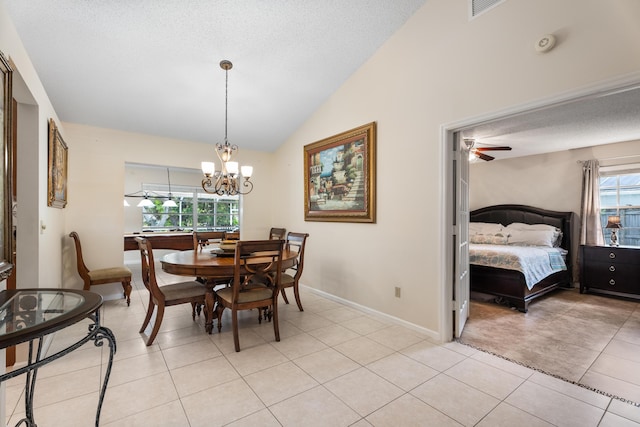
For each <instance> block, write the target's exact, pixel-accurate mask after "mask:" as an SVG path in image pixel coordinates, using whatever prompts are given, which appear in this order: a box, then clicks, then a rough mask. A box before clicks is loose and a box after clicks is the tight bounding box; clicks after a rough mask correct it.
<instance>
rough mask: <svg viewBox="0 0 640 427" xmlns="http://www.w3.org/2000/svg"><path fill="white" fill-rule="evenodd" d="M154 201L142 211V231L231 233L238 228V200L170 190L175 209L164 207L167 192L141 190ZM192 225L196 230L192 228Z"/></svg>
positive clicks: (188, 189) (189, 189)
mask: <svg viewBox="0 0 640 427" xmlns="http://www.w3.org/2000/svg"><path fill="white" fill-rule="evenodd" d="M142 188H143V190H145V191H149V192H150V193H152V194H153V195H154V196H156V197H163V198H162V199H158V198H156V199H152V202H153V206H151V207H143V208H142V230H143V231H177V230H180V231H192V230H193V229H194V228H195V229H197V230H200V231H233V230H238V229H239V228H240V209H239V202H240V200H239V197H238V196H224V197H222V196H216V195H214V194H208V193H205V192H204V191H202V189H198V188H197V187H182V186H181V187H178V188H175V187H173V188H172V192H171V197H172V199H173V201H174V202H176V205H177V206H176V207H164V206H162V203H163V202H164V201H165V200H166V199H164V198H166V197H169V189H168V187H167V186H162V185H148V184H144V185H143V186H142ZM194 224H196V226H195V227H194Z"/></svg>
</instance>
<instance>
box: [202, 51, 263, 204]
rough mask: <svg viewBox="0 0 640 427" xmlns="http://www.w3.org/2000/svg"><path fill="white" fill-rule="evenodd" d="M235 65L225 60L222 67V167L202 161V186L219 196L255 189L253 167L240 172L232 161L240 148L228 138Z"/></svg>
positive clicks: (218, 146)
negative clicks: (252, 178)
mask: <svg viewBox="0 0 640 427" xmlns="http://www.w3.org/2000/svg"><path fill="white" fill-rule="evenodd" d="M232 67H233V64H232V63H231V61H227V60H223V61H221V62H220V68H222V69H223V70H224V72H225V94H224V144H221V143H219V142H218V143H217V144H216V154H217V155H218V159H220V165H221V169H220V170H216V164H215V163H214V162H202V173H203V174H204V179H203V180H202V188H203V190H204V191H206V192H207V193H211V194H217V195H219V196H235V195H236V194H249V193H250V192H251V190H253V183H252V182H251V181H250V178H251V174H252V173H253V167H251V166H242V167H241V168H240V172H241V175H242V179H241V178H240V174H238V162H233V161H231V156H232V154H233V152H234V151H237V150H238V146H237V145H235V144H234V145H231V144H229V141H228V140H227V122H228V119H227V118H228V115H227V110H228V108H227V106H228V100H229V96H228V94H229V70H230V69H231V68H232Z"/></svg>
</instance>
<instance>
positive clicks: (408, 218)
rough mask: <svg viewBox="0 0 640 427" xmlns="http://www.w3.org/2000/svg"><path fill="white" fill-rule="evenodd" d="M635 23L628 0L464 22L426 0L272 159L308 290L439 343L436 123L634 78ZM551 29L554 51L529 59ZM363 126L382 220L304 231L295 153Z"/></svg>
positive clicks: (544, 2) (445, 2)
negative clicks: (370, 141)
mask: <svg viewBox="0 0 640 427" xmlns="http://www.w3.org/2000/svg"><path fill="white" fill-rule="evenodd" d="M639 14H640V3H639V2H635V1H629V0H626V1H609V2H601V1H583V0H573V1H563V2H558V1H555V0H538V1H535V2H532V1H526V0H510V1H508V2H504V3H502V4H501V5H500V6H498V7H496V8H495V9H493V10H492V11H491V12H488V13H486V14H484V15H482V16H481V17H479V18H477V19H475V20H473V21H471V22H469V21H468V19H467V2H466V1H464V0H457V1H451V0H430V1H427V2H426V4H425V5H424V7H422V8H421V9H420V10H419V11H418V12H417V13H416V14H415V15H414V16H413V17H412V18H411V19H410V20H409V21H408V22H407V24H406V25H405V26H404V27H403V28H402V29H401V30H400V31H398V32H397V33H396V34H395V35H394V36H393V37H391V39H390V40H388V42H387V43H386V44H385V45H384V46H383V47H382V48H381V49H380V50H379V51H378V52H377V53H376V54H375V55H374V56H373V57H372V58H371V59H370V60H369V61H367V63H365V64H364V65H363V66H362V67H361V68H360V69H359V70H358V71H357V72H356V73H355V74H354V75H353V76H352V77H351V78H350V79H349V80H348V81H347V82H345V84H344V85H343V86H342V87H341V88H340V89H339V90H338V91H337V92H336V93H334V94H333V96H331V98H330V99H329V100H327V102H326V103H325V104H324V105H323V106H322V107H321V108H319V109H318V111H317V112H316V113H315V114H314V115H313V116H312V117H310V118H309V120H308V121H307V122H306V123H305V124H304V125H303V126H302V127H300V129H298V131H297V132H296V133H295V134H294V135H292V136H291V137H290V138H289V139H288V140H287V141H286V142H285V144H283V145H282V147H281V148H280V149H279V150H278V152H277V163H278V165H280V167H279V168H278V169H277V170H276V171H275V174H276V179H278V180H279V181H280V182H282V183H283V185H284V186H285V187H284V188H283V190H284V191H283V192H282V203H279V204H278V205H274V210H275V212H276V214H275V216H278V217H281V218H286V221H285V224H284V225H286V226H287V228H288V229H290V230H303V231H307V232H309V233H310V238H309V241H308V252H307V257H308V261H307V263H306V264H305V274H304V275H303V278H302V282H303V283H305V284H306V285H309V286H312V287H314V288H317V289H320V290H322V291H325V292H328V293H330V294H334V295H336V296H338V297H341V298H344V299H346V300H350V301H353V302H355V303H357V304H360V305H363V306H366V307H369V308H372V309H374V310H378V311H380V312H383V313H386V314H388V315H391V316H395V317H397V318H400V319H403V320H405V321H407V322H410V323H412V324H415V325H418V326H419V327H422V328H424V329H425V330H426V331H431V332H433V333H434V334H436V335H438V334H441V333H442V335H446V333H447V332H446V331H442V327H443V324H444V323H443V322H442V319H443V318H444V316H446V315H447V314H446V313H443V311H442V310H443V309H444V304H443V301H444V300H445V299H446V298H445V296H444V292H445V291H447V290H448V289H449V286H447V284H445V283H444V281H445V279H444V278H445V276H446V271H445V270H444V269H445V267H444V266H445V254H444V243H443V242H442V239H441V237H442V236H443V230H442V228H443V227H444V224H445V218H444V216H443V211H444V198H445V192H446V189H445V188H446V177H445V170H444V165H443V158H444V153H443V142H442V139H441V130H440V129H441V126H442V125H443V124H446V123H452V122H456V121H460V120H464V119H467V118H470V117H476V116H482V115H484V114H488V113H491V112H495V111H500V110H503V109H508V108H511V107H514V106H518V105H524V104H527V103H530V102H532V101H536V100H543V99H546V98H549V99H550V98H554V97H557V96H560V95H562V94H564V93H567V92H571V91H577V90H579V89H581V88H583V87H587V86H589V85H593V84H596V83H598V82H602V81H604V80H609V79H613V78H615V77H620V76H625V75H628V74H632V73H637V72H638V70H640V44H638V43H637V40H639V39H640V27H639V26H638V25H637V21H636V20H635V19H633V18H632V17H633V16H635V17H637V16H639ZM596 28H597V31H595V30H594V29H596ZM546 33H554V34H556V35H557V36H558V38H559V43H558V45H557V47H556V48H555V49H554V50H553V51H551V52H550V53H548V54H544V55H541V54H537V53H536V52H535V51H534V48H533V45H534V42H535V40H537V39H538V38H539V37H540V36H541V35H543V34H546ZM611 46H616V49H612V48H611ZM370 121H376V122H377V124H378V163H377V165H378V169H377V170H378V182H377V185H378V188H377V189H378V192H377V196H378V211H377V214H378V215H377V216H378V221H377V223H376V224H342V223H314V222H304V220H303V190H302V184H301V180H302V176H303V175H302V174H303V171H302V164H301V160H302V147H303V146H304V145H305V144H309V143H311V142H314V141H316V140H319V139H322V138H325V137H327V136H330V135H333V134H336V133H338V132H342V131H344V130H347V129H351V128H353V127H356V126H358V125H361V124H364V123H367V122H370ZM574 166H575V165H574ZM559 197H561V196H559ZM395 286H400V287H401V288H402V298H400V299H398V298H394V296H393V295H394V287H395Z"/></svg>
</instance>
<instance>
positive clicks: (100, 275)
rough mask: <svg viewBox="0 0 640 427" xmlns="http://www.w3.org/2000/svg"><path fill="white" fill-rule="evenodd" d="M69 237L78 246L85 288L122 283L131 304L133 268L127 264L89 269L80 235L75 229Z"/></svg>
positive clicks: (77, 250) (78, 257) (77, 251)
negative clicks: (85, 261)
mask: <svg viewBox="0 0 640 427" xmlns="http://www.w3.org/2000/svg"><path fill="white" fill-rule="evenodd" d="M69 237H72V238H73V242H74V243H75V246H76V264H77V267H78V274H79V275H80V277H81V278H82V280H83V281H84V287H83V289H84V290H85V291H88V290H90V288H91V286H94V285H104V284H107V283H118V282H120V283H122V288H123V289H124V298H125V299H126V300H127V306H128V305H130V304H131V270H129V269H128V268H127V267H125V266H118V267H108V268H99V269H96V270H89V269H88V268H87V266H86V264H85V263H84V258H83V256H82V245H81V244H80V236H78V233H76V232H75V231H72V232H71V233H69Z"/></svg>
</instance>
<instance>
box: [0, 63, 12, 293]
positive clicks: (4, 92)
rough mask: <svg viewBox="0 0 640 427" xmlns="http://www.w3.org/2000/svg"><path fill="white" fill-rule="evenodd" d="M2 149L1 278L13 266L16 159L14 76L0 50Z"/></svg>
mask: <svg viewBox="0 0 640 427" xmlns="http://www.w3.org/2000/svg"><path fill="white" fill-rule="evenodd" d="M0 78H1V79H2V81H1V82H0V129H2V138H0V151H2V162H0V209H1V210H2V212H1V214H0V218H1V222H2V224H1V225H0V233H2V235H0V281H2V280H5V279H7V278H8V277H9V276H10V275H11V271H12V270H13V264H12V260H13V254H12V248H13V212H12V211H13V210H12V202H13V195H12V191H11V189H12V184H11V180H12V177H13V159H12V148H11V147H12V132H13V120H12V110H13V108H12V102H13V93H12V79H13V69H12V68H11V64H10V63H9V61H8V60H7V59H6V58H5V56H4V54H3V53H2V52H0Z"/></svg>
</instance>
